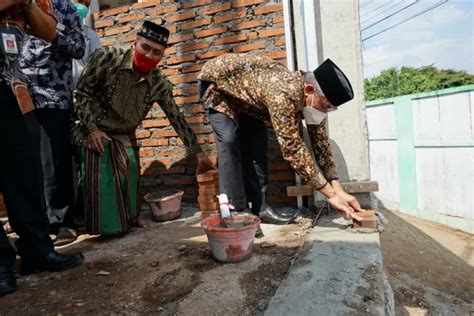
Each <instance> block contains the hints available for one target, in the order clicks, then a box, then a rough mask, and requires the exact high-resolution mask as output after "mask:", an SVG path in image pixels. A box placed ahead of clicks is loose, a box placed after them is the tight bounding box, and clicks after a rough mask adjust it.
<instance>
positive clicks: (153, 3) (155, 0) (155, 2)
mask: <svg viewBox="0 0 474 316" xmlns="http://www.w3.org/2000/svg"><path fill="white" fill-rule="evenodd" d="M160 3H161V0H149V1H146V2H138V3H134V4H132V8H134V9H143V8H148V7H154V6H157V5H159V4H160Z"/></svg>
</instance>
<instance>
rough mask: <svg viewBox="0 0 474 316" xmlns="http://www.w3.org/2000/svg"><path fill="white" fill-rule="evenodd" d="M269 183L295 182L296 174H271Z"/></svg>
mask: <svg viewBox="0 0 474 316" xmlns="http://www.w3.org/2000/svg"><path fill="white" fill-rule="evenodd" d="M268 180H269V181H294V180H295V174H294V173H292V172H289V173H271V174H269V175H268Z"/></svg>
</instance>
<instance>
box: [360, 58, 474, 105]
mask: <svg viewBox="0 0 474 316" xmlns="http://www.w3.org/2000/svg"><path fill="white" fill-rule="evenodd" d="M469 84H474V75H471V74H469V73H467V72H466V71H457V70H453V69H437V68H436V67H434V66H433V65H429V66H424V67H420V68H414V67H402V68H400V69H398V68H395V67H392V68H389V69H385V70H382V71H381V72H380V74H379V75H377V76H375V77H372V78H370V79H365V80H364V86H365V99H366V100H367V101H370V100H377V99H384V98H390V97H396V96H399V95H405V94H412V93H419V92H428V91H433V90H439V89H445V88H451V87H458V86H464V85H469Z"/></svg>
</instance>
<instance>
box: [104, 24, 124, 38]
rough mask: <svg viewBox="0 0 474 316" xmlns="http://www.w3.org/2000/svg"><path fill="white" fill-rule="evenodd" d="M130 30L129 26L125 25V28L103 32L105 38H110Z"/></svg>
mask: <svg viewBox="0 0 474 316" xmlns="http://www.w3.org/2000/svg"><path fill="white" fill-rule="evenodd" d="M130 30H131V27H130V25H125V26H121V27H116V28H113V29H108V30H107V31H105V33H104V34H105V36H110V35H115V34H121V33H125V32H128V31H130Z"/></svg>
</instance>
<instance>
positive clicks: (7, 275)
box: [0, 267, 16, 296]
mask: <svg viewBox="0 0 474 316" xmlns="http://www.w3.org/2000/svg"><path fill="white" fill-rule="evenodd" d="M15 290H16V278H15V273H13V270H12V269H10V268H7V267H0V296H4V295H7V294H9V293H12V292H14V291H15Z"/></svg>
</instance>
